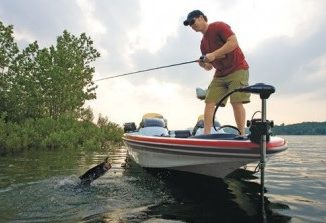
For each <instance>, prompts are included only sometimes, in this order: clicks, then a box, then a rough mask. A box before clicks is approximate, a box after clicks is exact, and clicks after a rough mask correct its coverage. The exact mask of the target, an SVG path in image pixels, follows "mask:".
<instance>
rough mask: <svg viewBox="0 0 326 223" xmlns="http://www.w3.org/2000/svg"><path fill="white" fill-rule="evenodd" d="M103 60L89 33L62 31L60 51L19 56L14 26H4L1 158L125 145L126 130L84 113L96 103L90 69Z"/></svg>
mask: <svg viewBox="0 0 326 223" xmlns="http://www.w3.org/2000/svg"><path fill="white" fill-rule="evenodd" d="M99 56H100V54H99V53H98V52H97V50H96V49H95V48H94V47H93V41H92V40H91V38H90V37H87V36H86V34H85V33H82V34H80V35H79V36H74V35H72V34H70V33H69V32H68V31H66V30H64V31H63V33H62V35H61V36H59V37H57V41H56V45H53V46H50V47H49V48H43V49H40V47H39V45H38V43H37V41H35V42H33V43H31V44H29V45H28V46H27V47H26V48H25V49H23V50H22V51H20V50H19V49H18V47H17V44H16V43H15V41H14V36H13V26H12V25H9V26H5V25H4V24H3V23H2V22H1V21H0V115H1V116H0V154H1V153H5V152H9V151H12V152H16V151H21V150H25V149H31V148H43V149H44V148H49V149H58V148H80V149H88V150H94V149H100V148H104V147H107V146H110V143H112V142H113V143H119V142H121V136H122V133H123V132H122V129H121V128H120V127H119V126H118V125H116V124H114V123H111V122H109V121H108V119H107V118H103V117H101V116H100V118H99V120H98V124H97V125H96V124H94V123H93V122H92V121H93V119H94V116H93V112H92V110H91V109H90V108H86V109H85V108H83V106H84V104H85V101H86V100H91V99H95V98H96V94H95V89H96V87H97V86H96V85H94V83H93V82H92V77H93V74H94V72H95V69H94V67H92V66H91V63H93V62H94V61H95V60H96V59H97V58H98V57H99Z"/></svg>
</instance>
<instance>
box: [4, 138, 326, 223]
mask: <svg viewBox="0 0 326 223" xmlns="http://www.w3.org/2000/svg"><path fill="white" fill-rule="evenodd" d="M285 138H286V139H287V140H288V142H289V149H288V150H287V151H286V152H284V153H282V154H278V155H276V156H274V157H272V158H271V159H269V160H268V163H267V168H266V176H265V177H266V178H265V187H266V193H265V196H266V197H265V210H266V213H265V214H264V216H265V217H266V222H326V193H325V192H326V190H325V188H326V165H325V164H326V156H325V153H326V152H325V151H326V150H325V149H326V148H325V147H326V146H325V142H326V137H325V136H286V137H285ZM106 155H109V156H110V161H111V163H112V166H113V167H112V169H111V170H109V172H108V173H107V174H106V175H104V176H103V177H101V178H99V179H98V180H96V181H95V182H93V183H92V185H91V186H90V187H86V188H81V187H80V186H79V185H78V183H79V179H78V176H79V175H81V174H82V173H84V172H85V171H86V170H87V169H89V168H91V167H92V166H94V165H96V164H98V163H100V162H102V160H103V159H104V158H105V156H106ZM125 158H126V150H125V148H124V147H121V148H112V149H110V151H103V152H97V153H94V152H82V151H70V152H67V151H32V152H28V153H22V154H17V155H7V156H4V157H0V222H117V223H118V222H119V223H122V222H146V223H151V222H237V223H239V222H262V212H261V210H262V209H261V206H260V199H261V198H260V196H259V192H260V184H259V182H260V179H259V175H260V174H259V173H255V174H253V173H252V171H251V170H253V169H254V167H255V166H254V165H250V166H249V167H248V169H247V170H239V171H237V172H236V173H234V174H233V176H231V177H229V178H226V179H224V180H221V179H215V178H210V177H205V176H198V175H197V176H196V175H192V174H180V173H175V172H167V171H155V172H153V171H148V170H144V169H142V168H140V167H139V166H138V165H136V164H135V163H132V162H129V163H128V165H127V167H122V166H121V165H122V164H123V163H125Z"/></svg>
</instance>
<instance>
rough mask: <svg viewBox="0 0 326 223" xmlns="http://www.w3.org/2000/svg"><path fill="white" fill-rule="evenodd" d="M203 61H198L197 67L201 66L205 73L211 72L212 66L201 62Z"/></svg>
mask: <svg viewBox="0 0 326 223" xmlns="http://www.w3.org/2000/svg"><path fill="white" fill-rule="evenodd" d="M203 60H204V59H203ZM203 60H199V61H198V64H199V66H201V67H202V68H204V69H205V70H207V71H209V70H211V69H212V68H213V65H212V64H210V63H205V62H203Z"/></svg>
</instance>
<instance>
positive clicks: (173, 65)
mask: <svg viewBox="0 0 326 223" xmlns="http://www.w3.org/2000/svg"><path fill="white" fill-rule="evenodd" d="M204 58H205V57H204V56H201V57H200V58H199V59H197V60H192V61H187V62H182V63H176V64H170V65H166V66H161V67H154V68H149V69H145V70H138V71H134V72H129V73H124V74H118V75H113V76H109V77H103V78H99V79H96V80H94V82H98V81H103V80H107V79H112V78H117V77H122V76H127V75H131V74H137V73H142V72H147V71H151V70H158V69H163V68H168V67H175V66H180V65H184V64H190V63H195V62H199V61H203V60H204Z"/></svg>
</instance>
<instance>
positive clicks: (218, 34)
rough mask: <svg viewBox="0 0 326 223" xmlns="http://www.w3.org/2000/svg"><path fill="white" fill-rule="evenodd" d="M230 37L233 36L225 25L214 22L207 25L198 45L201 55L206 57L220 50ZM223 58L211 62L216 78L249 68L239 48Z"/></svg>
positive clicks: (229, 28)
mask: <svg viewBox="0 0 326 223" xmlns="http://www.w3.org/2000/svg"><path fill="white" fill-rule="evenodd" d="M232 35H234V33H233V31H232V30H231V27H230V26H229V25H227V24H226V23H223V22H214V23H211V24H209V25H208V29H207V31H206V33H205V34H204V36H203V38H202V40H201V44H200V49H201V52H202V54H203V55H206V54H207V53H211V52H213V51H215V50H217V49H219V48H221V47H222V46H223V45H224V43H226V41H227V39H228V38H229V37H230V36H232ZM225 56H226V57H224V58H221V59H216V60H214V61H213V62H211V64H212V65H213V66H214V68H215V69H216V73H215V75H216V76H227V75H228V74H230V73H232V72H234V71H237V70H240V69H245V70H246V69H248V68H249V65H248V63H247V62H246V60H245V57H244V55H243V53H242V51H241V49H240V47H237V48H236V49H235V50H233V51H232V52H230V53H228V54H226V55H225Z"/></svg>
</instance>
